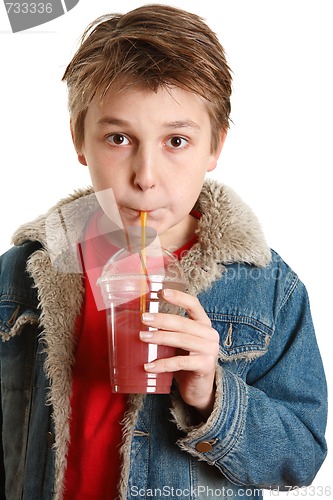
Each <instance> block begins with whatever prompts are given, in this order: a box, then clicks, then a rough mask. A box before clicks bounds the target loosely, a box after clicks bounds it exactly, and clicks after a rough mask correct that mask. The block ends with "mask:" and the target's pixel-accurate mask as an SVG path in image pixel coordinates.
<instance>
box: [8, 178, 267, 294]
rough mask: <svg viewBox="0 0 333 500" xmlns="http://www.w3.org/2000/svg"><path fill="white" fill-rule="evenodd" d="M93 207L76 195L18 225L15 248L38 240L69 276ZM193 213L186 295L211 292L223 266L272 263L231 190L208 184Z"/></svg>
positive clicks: (83, 194)
mask: <svg viewBox="0 0 333 500" xmlns="http://www.w3.org/2000/svg"><path fill="white" fill-rule="evenodd" d="M97 207H98V202H97V200H96V197H95V195H94V194H93V191H92V189H91V188H88V189H85V190H79V191H76V192H75V193H74V194H73V195H72V196H69V197H68V198H65V199H63V200H61V201H60V202H59V203H58V204H57V205H56V206H55V207H53V208H52V209H51V210H50V211H49V212H48V213H47V214H46V215H44V216H41V217H39V218H38V219H36V220H35V221H33V222H31V223H29V224H25V225H23V226H21V227H20V228H19V229H18V230H17V231H16V233H15V234H14V236H13V243H14V244H15V245H20V244H21V243H23V242H24V241H26V240H35V241H39V242H40V243H41V244H42V245H43V247H44V248H46V249H47V251H48V253H49V255H50V257H51V260H52V262H53V264H55V263H56V266H55V267H56V268H57V269H60V270H61V263H63V264H64V266H65V268H66V270H67V271H69V272H78V271H79V265H78V263H77V262H75V259H76V251H75V245H76V243H77V241H78V240H79V238H80V235H81V233H82V229H83V226H84V224H85V222H86V220H87V219H88V217H89V214H90V213H91V212H92V211H93V210H95V209H96V208H97ZM195 208H196V209H197V210H199V211H200V212H201V213H202V217H201V219H200V221H199V224H198V229H197V237H198V241H197V243H196V244H195V245H194V246H193V247H192V249H191V250H190V251H189V252H188V253H187V255H186V256H184V258H183V259H182V265H183V268H184V272H185V275H186V277H187V278H188V281H189V282H191V283H192V285H191V286H190V292H192V293H198V292H199V291H201V290H204V289H206V288H207V287H209V285H210V284H211V282H212V281H213V280H214V279H216V278H218V277H220V275H221V274H222V273H223V270H224V266H225V265H226V264H232V263H237V262H238V263H248V264H252V265H254V266H257V267H264V266H266V265H267V264H268V263H269V262H270V258H271V254H270V249H269V247H268V246H267V244H266V241H265V239H264V236H263V233H262V230H261V227H260V224H259V222H258V220H257V218H256V216H255V215H254V214H253V212H252V210H251V209H250V208H249V207H248V206H247V205H246V204H245V203H244V202H243V201H242V200H241V199H240V198H239V197H238V196H237V194H236V193H235V192H234V191H233V190H232V189H230V188H229V187H227V186H224V185H221V184H219V183H218V182H217V181H213V180H208V181H206V182H205V183H204V186H203V189H202V192H201V194H200V196H199V199H198V201H197V204H196V206H195ZM63 270H64V269H63ZM189 278H191V279H189ZM193 282H194V283H193Z"/></svg>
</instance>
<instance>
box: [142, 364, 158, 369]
mask: <svg viewBox="0 0 333 500" xmlns="http://www.w3.org/2000/svg"><path fill="white" fill-rule="evenodd" d="M143 366H144V368H145V370H151V369H152V368H155V363H145V364H144V365H143Z"/></svg>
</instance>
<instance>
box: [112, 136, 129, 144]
mask: <svg viewBox="0 0 333 500" xmlns="http://www.w3.org/2000/svg"><path fill="white" fill-rule="evenodd" d="M107 141H108V142H110V144H112V145H113V146H124V145H125V146H126V145H127V144H129V140H128V139H127V137H126V136H125V135H123V134H111V135H108V136H107Z"/></svg>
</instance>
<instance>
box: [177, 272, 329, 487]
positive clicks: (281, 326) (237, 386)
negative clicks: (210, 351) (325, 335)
mask: <svg viewBox="0 0 333 500" xmlns="http://www.w3.org/2000/svg"><path fill="white" fill-rule="evenodd" d="M326 416H327V389H326V382H325V375H324V370H323V366H322V361H321V357H320V353H319V350H318V346H317V342H316V338H315V333H314V329H313V324H312V319H311V313H310V306H309V301H308V297H307V293H306V290H305V288H304V286H303V284H302V283H301V282H300V281H299V280H298V279H297V277H296V280H295V284H294V286H293V289H292V291H290V293H289V295H288V297H287V298H286V300H285V302H284V304H283V306H282V307H281V308H280V310H279V313H278V314H277V318H276V324H275V333H274V334H273V336H272V339H271V342H270V346H269V349H268V352H267V353H266V354H265V355H264V356H262V357H261V358H258V359H257V360H255V361H253V362H252V363H251V365H250V369H249V371H248V374H247V377H246V380H242V379H241V378H240V377H239V376H237V375H236V374H234V373H233V372H232V371H231V370H230V369H228V367H227V363H224V364H223V366H222V367H219V369H218V375H217V393H216V401H215V407H214V410H213V412H212V414H211V416H210V418H209V419H208V421H207V422H206V423H205V424H202V425H201V426H198V427H193V428H190V427H189V428H187V429H185V428H183V430H185V431H187V435H186V436H185V437H184V438H183V439H181V440H180V441H179V443H178V444H179V446H180V447H181V448H183V449H184V450H186V451H187V452H189V453H191V454H192V455H194V456H196V457H198V459H200V460H206V461H207V462H208V463H210V464H211V465H215V466H216V467H217V468H218V469H220V470H221V471H222V472H223V474H224V475H225V476H226V477H227V478H228V479H229V480H230V481H231V482H233V483H235V484H238V485H251V486H257V487H261V488H273V487H279V488H280V489H283V488H284V487H286V486H306V485H309V484H310V483H311V482H312V481H313V479H314V477H315V475H316V473H317V472H318V470H319V468H320V466H321V464H322V462H323V460H324V458H325V456H326V442H325V437H324V433H325V427H326ZM202 441H205V442H208V443H209V446H208V448H210V449H209V450H208V451H205V452H200V451H198V449H197V448H198V447H197V445H198V443H200V442H202ZM199 448H200V446H199Z"/></svg>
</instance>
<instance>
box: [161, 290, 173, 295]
mask: <svg viewBox="0 0 333 500" xmlns="http://www.w3.org/2000/svg"><path fill="white" fill-rule="evenodd" d="M163 295H164V297H172V296H173V290H171V288H165V289H164V290H163Z"/></svg>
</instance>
